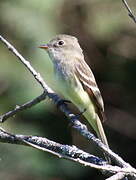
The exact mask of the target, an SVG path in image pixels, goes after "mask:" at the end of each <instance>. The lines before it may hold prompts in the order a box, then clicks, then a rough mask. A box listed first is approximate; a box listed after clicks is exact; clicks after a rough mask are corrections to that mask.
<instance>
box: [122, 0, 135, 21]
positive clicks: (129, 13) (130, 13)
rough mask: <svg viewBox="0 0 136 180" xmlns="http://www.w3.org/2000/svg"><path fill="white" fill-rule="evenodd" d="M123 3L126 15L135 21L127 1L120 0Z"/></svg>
mask: <svg viewBox="0 0 136 180" xmlns="http://www.w3.org/2000/svg"><path fill="white" fill-rule="evenodd" d="M122 2H123V4H124V5H125V7H126V9H127V11H128V15H129V17H131V18H132V20H133V21H134V22H135V23H136V16H135V15H134V13H133V12H132V10H131V9H130V7H129V5H128V3H127V2H126V0H122Z"/></svg>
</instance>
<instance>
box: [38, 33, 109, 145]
mask: <svg viewBox="0 0 136 180" xmlns="http://www.w3.org/2000/svg"><path fill="white" fill-rule="evenodd" d="M39 48H42V49H44V50H46V52H47V53H48V55H49V57H50V59H51V61H52V63H53V67H54V78H55V80H56V82H57V84H58V86H59V90H60V92H61V93H62V95H63V96H64V98H65V99H66V100H68V101H70V102H72V104H74V105H75V106H76V107H77V109H78V110H79V111H80V112H81V113H82V115H83V116H84V117H85V119H86V120H87V121H88V122H89V124H90V125H91V127H92V128H93V129H94V131H95V132H96V134H97V136H98V138H99V139H100V140H101V141H102V142H103V143H104V144H105V145H106V146H107V147H109V145H108V141H107V138H106V135H105V132H104V129H103V126H102V122H103V121H104V103H103V99H102V96H101V93H100V90H99V88H98V86H97V83H96V80H95V77H94V75H93V72H92V70H91V68H90V67H89V66H88V64H87V63H86V61H85V58H84V55H83V50H82V48H81V46H80V44H79V42H78V39H77V38H76V37H74V36H71V35H66V34H59V35H56V36H55V37H54V38H52V39H51V40H50V41H49V43H47V44H42V45H40V46H39Z"/></svg>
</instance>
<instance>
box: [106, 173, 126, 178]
mask: <svg viewBox="0 0 136 180" xmlns="http://www.w3.org/2000/svg"><path fill="white" fill-rule="evenodd" d="M124 177H125V173H122V172H119V173H117V174H115V175H113V176H111V177H109V178H107V179H106V180H121V179H123V178H124Z"/></svg>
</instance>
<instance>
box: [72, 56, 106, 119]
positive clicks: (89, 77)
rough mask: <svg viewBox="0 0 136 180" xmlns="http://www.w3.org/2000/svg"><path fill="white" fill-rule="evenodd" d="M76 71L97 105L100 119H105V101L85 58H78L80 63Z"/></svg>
mask: <svg viewBox="0 0 136 180" xmlns="http://www.w3.org/2000/svg"><path fill="white" fill-rule="evenodd" d="M75 72H76V75H77V76H78V78H79V80H80V82H81V83H82V85H83V88H84V90H85V91H86V92H87V93H88V94H89V96H90V99H91V100H92V101H93V103H94V105H95V106H96V109H97V113H98V115H99V116H100V119H102V120H103V119H104V103H103V99H102V96H101V93H100V91H99V88H98V86H97V83H96V81H95V78H94V75H93V73H92V71H91V69H90V67H89V66H88V65H87V64H86V62H85V61H84V60H83V59H82V61H81V60H79V59H78V63H77V64H76V67H75Z"/></svg>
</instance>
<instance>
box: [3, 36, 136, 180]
mask: <svg viewBox="0 0 136 180" xmlns="http://www.w3.org/2000/svg"><path fill="white" fill-rule="evenodd" d="M0 40H1V41H2V42H3V43H4V44H5V45H6V46H7V47H8V49H9V50H10V51H11V52H12V53H13V54H14V55H15V56H17V57H18V59H19V60H20V61H21V62H22V63H23V64H24V65H25V66H26V67H27V69H28V70H29V71H30V72H31V73H32V75H33V76H34V78H35V79H36V80H37V82H39V84H40V85H41V86H42V88H43V89H44V91H45V93H46V94H47V96H48V97H49V98H51V99H52V101H53V102H54V103H55V104H58V102H60V101H62V99H61V98H60V97H59V96H58V95H57V94H56V93H54V91H53V90H52V89H51V88H50V87H48V85H47V84H46V83H45V81H44V80H43V78H42V77H41V75H40V74H39V73H37V72H36V71H35V69H34V68H33V67H32V66H31V65H30V63H29V62H28V61H27V60H25V59H24V58H23V57H22V56H21V55H20V54H19V52H18V51H17V50H16V49H15V48H14V47H13V46H12V45H11V44H10V43H9V42H8V41H6V40H5V39H4V38H3V37H2V36H0ZM59 109H60V110H61V111H62V112H64V114H65V115H66V116H67V117H68V118H69V120H70V123H71V124H72V127H73V128H74V129H76V130H77V131H78V132H79V133H80V134H81V135H82V136H84V137H85V138H86V139H88V140H91V141H93V142H94V143H95V144H96V145H97V146H98V147H99V148H100V149H101V150H102V151H104V152H105V153H106V154H107V155H108V156H109V157H111V158H112V160H114V162H115V163H116V164H117V165H119V166H121V167H123V168H122V169H121V172H125V173H126V170H125V171H124V169H127V170H128V171H127V172H128V174H130V172H131V174H132V175H133V176H134V177H135V178H136V170H135V169H134V168H132V167H131V166H130V165H129V164H128V163H126V162H125V161H124V160H123V159H122V158H121V157H119V156H118V155H117V154H115V153H114V152H112V151H111V150H110V149H109V148H107V146H105V145H104V144H103V143H102V142H101V141H100V140H99V139H98V138H96V137H95V136H94V135H93V134H92V133H90V132H89V131H88V129H87V127H86V126H85V125H84V124H82V123H81V122H80V121H79V120H78V119H77V116H76V115H74V114H73V113H72V112H71V111H70V110H69V108H68V107H67V105H66V104H65V103H63V104H61V105H60V106H59ZM23 142H25V143H29V145H32V144H33V143H31V142H26V140H25V141H23ZM33 146H35V145H33ZM118 168H119V167H118ZM115 172H120V171H115ZM132 175H131V176H132Z"/></svg>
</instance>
